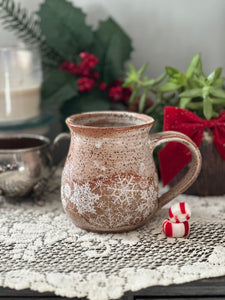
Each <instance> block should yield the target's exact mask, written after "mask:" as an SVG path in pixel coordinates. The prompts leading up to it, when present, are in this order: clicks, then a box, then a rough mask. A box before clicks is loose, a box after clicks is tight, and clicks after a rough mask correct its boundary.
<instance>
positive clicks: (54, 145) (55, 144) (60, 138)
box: [51, 132, 70, 167]
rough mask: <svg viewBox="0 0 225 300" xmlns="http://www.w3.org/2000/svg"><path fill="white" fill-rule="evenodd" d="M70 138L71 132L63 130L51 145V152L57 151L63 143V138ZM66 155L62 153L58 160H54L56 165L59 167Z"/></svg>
mask: <svg viewBox="0 0 225 300" xmlns="http://www.w3.org/2000/svg"><path fill="white" fill-rule="evenodd" d="M68 139H69V140H70V133H67V132H62V133H60V134H58V135H57V136H56V137H55V139H54V141H53V143H52V145H51V152H52V153H54V152H55V151H56V149H57V148H58V146H59V145H60V144H61V143H62V141H63V140H68ZM65 157H66V155H65V154H62V153H60V155H59V157H58V160H57V161H55V162H54V166H55V167H58V166H59V164H60V163H61V162H62V160H63V159H64V158H65Z"/></svg>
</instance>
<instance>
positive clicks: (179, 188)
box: [150, 131, 202, 209]
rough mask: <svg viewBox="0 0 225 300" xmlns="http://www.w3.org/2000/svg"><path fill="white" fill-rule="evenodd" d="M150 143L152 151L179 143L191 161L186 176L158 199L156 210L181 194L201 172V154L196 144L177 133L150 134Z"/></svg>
mask: <svg viewBox="0 0 225 300" xmlns="http://www.w3.org/2000/svg"><path fill="white" fill-rule="evenodd" d="M150 140H151V143H153V150H152V151H154V149H155V148H156V147H157V146H159V145H161V144H163V143H167V142H179V143H181V144H184V145H185V146H186V147H188V149H189V150H190V151H191V154H192V160H191V163H190V168H189V170H188V172H187V173H186V175H185V176H184V177H183V178H182V179H181V180H180V181H179V182H178V183H177V184H175V185H174V186H173V187H172V188H171V189H170V190H169V191H168V192H166V193H164V194H163V195H162V196H161V197H159V199H158V209H159V208H161V207H162V206H164V205H165V204H167V203H168V202H169V201H171V200H172V199H173V198H175V197H176V196H178V195H179V194H182V193H183V192H184V191H185V190H186V189H187V188H188V187H189V186H190V185H191V184H192V183H193V182H194V181H195V179H196V178H197V176H198V174H199V172H200V170H201V165H202V164H201V163H202V159H201V153H200V151H199V149H198V147H197V146H196V144H195V143H194V142H193V141H192V140H191V139H190V138H189V137H188V136H186V135H185V134H183V133H180V132H178V131H164V132H157V133H153V134H150Z"/></svg>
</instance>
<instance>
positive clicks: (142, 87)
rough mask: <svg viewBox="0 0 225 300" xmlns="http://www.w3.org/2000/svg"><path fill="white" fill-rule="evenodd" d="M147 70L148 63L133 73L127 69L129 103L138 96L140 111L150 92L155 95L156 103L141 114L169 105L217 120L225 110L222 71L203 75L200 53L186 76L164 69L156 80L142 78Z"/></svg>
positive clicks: (191, 63)
mask: <svg viewBox="0 0 225 300" xmlns="http://www.w3.org/2000/svg"><path fill="white" fill-rule="evenodd" d="M146 68H147V64H145V65H144V66H143V67H142V68H141V69H140V70H138V71H136V70H135V69H134V67H133V66H130V72H128V73H127V78H126V80H125V85H128V84H130V85H131V87H132V91H133V92H132V95H131V97H130V102H132V101H134V99H135V98H136V97H137V95H138V94H140V93H141V97H140V101H139V111H140V112H143V109H144V107H145V105H144V104H145V101H146V97H147V93H149V92H151V93H154V94H155V104H154V105H153V106H152V107H150V108H148V109H147V110H146V111H144V112H145V113H147V114H150V113H152V112H154V111H155V110H156V109H157V108H158V107H159V106H160V107H161V108H162V107H164V106H165V105H172V106H178V107H180V108H184V109H188V110H191V111H193V112H195V113H196V114H197V115H199V116H201V117H204V118H206V119H207V120H209V119H211V118H215V117H218V115H219V113H220V111H221V110H222V109H224V108H225V91H224V89H223V87H222V86H223V83H224V80H225V78H223V77H221V73H222V68H217V69H216V70H215V71H213V72H212V73H211V74H209V75H208V76H205V75H204V73H203V71H202V61H201V56H200V54H196V55H195V56H194V57H193V58H192V60H191V61H190V64H189V66H188V68H187V71H186V73H183V72H181V71H179V70H177V69H175V68H173V67H165V73H164V74H162V75H160V76H159V77H158V78H156V79H149V78H148V77H146V76H144V77H143V79H141V76H143V73H144V71H145V70H146ZM163 81H164V82H163Z"/></svg>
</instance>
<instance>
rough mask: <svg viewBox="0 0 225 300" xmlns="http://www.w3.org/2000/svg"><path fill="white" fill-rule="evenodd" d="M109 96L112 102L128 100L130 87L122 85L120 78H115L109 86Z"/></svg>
mask: <svg viewBox="0 0 225 300" xmlns="http://www.w3.org/2000/svg"><path fill="white" fill-rule="evenodd" d="M108 95H109V98H111V99H112V101H113V102H121V101H125V102H126V101H128V100H129V98H130V95H131V88H130V87H128V88H124V87H122V82H121V81H120V80H116V81H115V82H114V83H113V84H112V85H111V86H110V87H109V94H108Z"/></svg>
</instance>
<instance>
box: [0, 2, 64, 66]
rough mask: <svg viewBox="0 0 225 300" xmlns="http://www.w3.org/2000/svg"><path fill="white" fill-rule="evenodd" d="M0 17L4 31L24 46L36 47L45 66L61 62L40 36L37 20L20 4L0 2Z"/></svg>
mask: <svg viewBox="0 0 225 300" xmlns="http://www.w3.org/2000/svg"><path fill="white" fill-rule="evenodd" d="M0 15H1V20H2V24H3V26H4V28H5V29H8V30H11V31H14V32H15V33H16V34H17V36H18V37H19V38H20V39H21V40H23V41H24V42H25V43H26V44H30V45H36V46H38V47H39V49H40V51H41V54H42V61H43V62H44V63H45V64H46V65H52V66H54V65H56V62H57V61H61V58H60V56H59V55H58V53H56V52H55V51H54V50H53V49H52V48H51V47H49V46H48V45H47V44H46V42H45V38H44V37H43V36H42V34H41V30H40V26H39V19H38V18H37V16H36V15H34V14H29V13H28V11H27V10H26V9H24V8H21V6H20V4H19V3H18V4H15V3H14V1H13V0H0Z"/></svg>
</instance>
